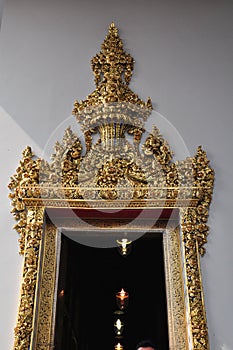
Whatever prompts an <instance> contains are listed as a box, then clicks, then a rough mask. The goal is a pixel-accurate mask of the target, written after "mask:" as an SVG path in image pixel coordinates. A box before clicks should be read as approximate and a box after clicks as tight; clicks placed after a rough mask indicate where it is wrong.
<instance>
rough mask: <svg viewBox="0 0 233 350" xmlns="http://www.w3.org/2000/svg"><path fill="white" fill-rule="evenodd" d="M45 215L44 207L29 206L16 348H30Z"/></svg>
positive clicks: (18, 349) (16, 330) (19, 349)
mask: <svg viewBox="0 0 233 350" xmlns="http://www.w3.org/2000/svg"><path fill="white" fill-rule="evenodd" d="M43 215H44V208H43V207H29V208H28V213H27V226H26V234H25V248H24V265H23V275H22V285H21V295H20V304H19V313H18V319H17V324H16V327H15V342H14V349H15V350H28V349H29V345H30V341H31V334H32V324H33V316H34V306H35V290H36V285H37V275H38V258H39V251H40V243H41V236H42V231H43Z"/></svg>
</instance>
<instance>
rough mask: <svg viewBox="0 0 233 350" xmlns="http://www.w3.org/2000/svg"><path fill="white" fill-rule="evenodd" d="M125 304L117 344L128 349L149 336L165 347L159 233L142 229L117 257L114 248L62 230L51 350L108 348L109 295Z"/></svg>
mask: <svg viewBox="0 0 233 350" xmlns="http://www.w3.org/2000/svg"><path fill="white" fill-rule="evenodd" d="M121 288H124V289H125V290H126V291H127V292H129V304H128V307H127V309H126V311H125V313H124V315H123V317H121V320H122V321H123V322H124V324H125V329H124V332H123V338H122V339H121V343H122V344H123V345H124V350H127V349H129V350H133V349H135V347H136V344H137V343H138V342H139V341H141V340H143V339H148V338H149V339H151V340H152V341H153V342H154V343H155V344H156V345H157V347H158V349H159V350H168V349H169V346H168V329H167V310H166V292H165V281H164V263H163V246H162V234H159V233H148V234H146V235H145V236H143V237H141V238H140V239H138V240H136V241H134V242H133V243H132V250H131V253H130V254H129V255H128V256H127V257H122V256H121V255H120V254H119V252H118V251H117V248H92V247H88V246H84V245H81V244H79V243H77V242H74V241H73V240H71V239H69V238H67V237H66V236H64V235H62V248H61V261H60V272H59V281H58V299H57V309H56V310H57V312H56V328H55V349H56V350H94V349H101V350H111V349H112V350H114V345H115V344H116V343H117V342H118V341H117V340H116V339H115V332H114V327H113V324H114V321H115V317H116V316H115V315H114V311H116V310H117V308H118V307H117V304H116V300H115V294H116V293H117V292H119V291H120V290H121Z"/></svg>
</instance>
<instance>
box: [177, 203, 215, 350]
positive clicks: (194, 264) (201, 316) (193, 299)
mask: <svg viewBox="0 0 233 350" xmlns="http://www.w3.org/2000/svg"><path fill="white" fill-rule="evenodd" d="M182 214H183V215H182V218H181V219H182V220H181V223H182V240H183V246H184V264H185V272H186V288H187V298H188V304H189V318H190V323H191V334H192V343H193V350H209V340H208V329H207V321H206V314H205V306H204V297H203V290H202V280H201V269H200V260H199V250H200V247H199V244H201V243H202V242H201V241H200V239H199V230H198V220H197V213H196V209H190V208H189V209H186V210H185V211H183V213H182ZM199 241H200V242H199Z"/></svg>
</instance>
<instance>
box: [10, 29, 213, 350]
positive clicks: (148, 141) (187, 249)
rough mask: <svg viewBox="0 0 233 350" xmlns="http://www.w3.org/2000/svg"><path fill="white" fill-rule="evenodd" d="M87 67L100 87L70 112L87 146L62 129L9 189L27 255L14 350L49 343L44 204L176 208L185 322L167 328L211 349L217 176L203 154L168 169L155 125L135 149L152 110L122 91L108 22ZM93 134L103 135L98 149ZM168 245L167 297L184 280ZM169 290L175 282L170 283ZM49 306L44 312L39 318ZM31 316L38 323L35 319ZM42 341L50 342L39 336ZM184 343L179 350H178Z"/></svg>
mask: <svg viewBox="0 0 233 350" xmlns="http://www.w3.org/2000/svg"><path fill="white" fill-rule="evenodd" d="M91 64H92V69H93V72H94V76H95V83H96V89H95V91H94V92H92V93H91V94H90V95H88V96H87V98H86V100H84V101H80V102H78V101H76V102H75V104H74V109H73V114H74V116H75V117H76V119H77V121H78V122H79V123H80V124H81V129H82V132H83V134H84V136H85V144H82V141H81V138H79V137H78V135H75V134H74V133H73V131H72V130H71V128H68V129H67V130H65V134H64V137H63V139H62V141H60V142H58V141H57V143H56V144H55V146H54V154H53V155H52V156H51V161H50V162H47V161H45V160H44V159H40V158H37V157H35V156H34V155H33V153H32V150H31V148H30V147H27V148H26V149H25V151H24V152H23V156H22V160H21V161H20V165H19V167H18V168H17V170H16V174H15V175H13V176H12V177H11V181H10V184H9V188H10V191H11V192H10V195H9V196H10V198H11V201H12V206H13V209H12V213H13V215H14V217H15V219H16V221H17V223H16V225H15V229H16V231H17V232H18V233H19V235H20V238H19V245H20V253H21V254H24V270H23V276H22V290H21V297H20V306H19V313H18V320H17V326H16V328H15V345H14V349H15V350H19V349H21V350H26V349H28V347H29V345H30V344H34V343H33V342H35V339H37V340H38V343H37V344H42V345H40V346H41V348H45V344H46V342H47V343H48V342H51V339H50V338H51V337H50V332H51V322H52V321H51V320H52V318H51V317H52V316H51V317H50V316H49V315H50V311H51V308H52V307H53V304H52V303H53V298H52V295H50V294H47V291H48V290H47V289H46V288H47V285H49V286H50V287H49V288H51V289H50V290H51V291H53V290H54V289H53V288H54V284H55V265H54V264H55V259H53V256H54V254H55V246H54V244H55V243H54V242H55V231H53V229H51V230H50V229H49V230H48V231H49V232H50V233H48V231H43V223H44V219H43V215H44V210H45V209H46V208H47V207H50V208H51V207H52V208H64V207H66V208H67V207H70V208H108V209H111V208H114V209H116V208H119V209H125V208H129V209H130V208H134V209H136V208H140V209H145V208H164V209H166V208H178V209H179V210H180V225H181V236H182V242H183V243H182V244H183V250H184V255H183V256H182V257H183V258H182V259H183V265H184V283H185V288H186V289H187V300H188V302H187V305H186V313H187V314H188V317H187V319H186V321H187V324H186V326H185V327H186V329H185V330H184V327H183V326H182V325H181V323H182V324H184V323H183V320H184V318H183V314H182V315H181V314H179V315H178V313H177V314H176V315H175V316H174V317H175V320H173V321H171V320H170V321H169V322H170V326H169V327H173V328H175V329H176V330H175V333H176V334H178V333H179V332H181V333H182V334H180V335H179V336H178V335H177V337H176V339H177V340H176V343H175V344H176V345H174V346H177V348H179V349H187V350H190V347H189V345H187V343H186V336H187V330H189V334H191V338H192V340H191V342H192V344H193V349H194V350H197V349H202V350H207V349H208V346H209V345H208V331H207V325H206V317H205V308H204V304H203V292H202V282H201V272H200V264H199V254H200V255H204V253H205V247H204V245H205V243H206V242H207V234H208V226H207V221H208V213H209V206H210V203H211V199H212V191H213V183H214V172H213V170H212V169H211V167H210V166H209V161H208V159H207V156H206V153H205V152H204V151H203V150H202V148H201V147H198V149H197V153H196V155H195V156H194V157H188V158H187V159H185V160H182V161H176V162H174V161H173V154H172V151H171V150H170V147H169V145H168V143H167V141H166V140H164V138H163V136H162V135H161V134H160V131H159V130H158V129H157V128H156V127H154V128H153V130H152V131H151V132H150V133H148V135H146V137H145V141H144V143H143V144H141V140H142V135H143V134H145V129H144V123H145V121H146V120H147V118H148V116H149V115H150V113H151V111H152V103H151V100H150V99H148V101H147V102H143V101H142V100H141V99H140V98H139V97H138V95H136V94H135V93H134V92H133V91H132V90H130V88H129V86H128V85H129V82H130V79H131V76H132V72H133V65H134V60H133V58H132V57H131V56H130V55H129V54H128V53H126V52H125V51H124V49H123V43H122V41H121V39H120V38H119V35H118V30H117V28H116V27H115V25H114V24H111V26H110V28H109V32H108V35H107V36H106V39H105V40H104V43H103V44H102V47H101V51H100V53H99V54H97V55H96V56H95V57H94V58H93V59H92V62H91ZM93 135H98V137H99V139H97V141H96V142H94V141H93V140H94V139H95V138H94V137H93ZM131 136H132V138H131V141H130V140H129V139H130V137H131ZM42 233H44V235H45V236H44V239H45V242H46V244H45V246H46V247H47V248H45V251H44V253H43V254H44V255H43V254H42V257H41V259H42V260H40V261H41V262H40V263H41V264H42V263H43V262H44V263H45V262H46V261H47V259H48V260H49V259H52V260H51V261H53V264H52V265H51V266H50V269H49V270H48V271H47V272H48V275H47V272H46V273H45V274H43V273H42V272H41V273H42V275H41V290H39V291H38V293H37V296H38V300H37V299H36V297H35V296H36V287H37V286H38V280H37V276H38V274H39V273H40V272H39V251H40V245H41V237H42ZM173 239H174V237H173V235H172V234H171V235H169V240H168V241H167V244H168V245H169V246H170V245H171V246H172V247H173V248H170V250H171V252H172V253H171V254H170V257H171V262H172V266H173V267H171V269H173V272H174V276H173V277H171V273H170V280H168V281H167V283H168V290H169V288H170V287H169V286H170V283H171V279H172V278H176V277H175V276H176V275H177V276H178V274H179V273H180V271H179V272H178V267H177V268H175V267H174V266H175V259H176V258H175V257H177V259H178V258H179V257H181V255H182V254H181V252H180V251H179V250H177V249H178V248H176V250H175V248H174V246H173V243H172V242H173ZM49 256H50V257H49ZM44 271H46V270H44ZM167 271H168V270H167ZM169 271H170V270H169ZM173 272H172V273H173ZM168 273H169V272H168ZM172 283H173V285H174V283H175V282H172ZM38 288H39V287H38ZM177 290H178V294H177V295H173V296H172V297H171V298H172V301H173V304H172V307H175V306H174V305H176V304H182V300H181V299H182V298H183V294H182V293H184V287H182V283H181V282H179V285H178V284H177ZM170 293H171V292H170ZM37 308H38V311H36V310H37ZM45 309H46V310H50V311H48V312H47V314H46V313H45V316H42V314H44V310H45ZM35 315H36V316H35ZM35 317H38V319H37V321H36V319H35ZM175 324H176V325H175ZM189 325H191V326H189ZM189 327H191V329H190V328H189ZM35 333H36V338H35V336H34V335H35ZM184 333H185V334H184ZM32 334H34V335H33V336H32ZM45 334H47V335H46V337H45V338H46V339H45V338H43V337H44V335H45ZM48 338H49V340H48ZM178 338H179V339H180V340H178ZM43 339H44V340H43ZM180 344H185V345H182V347H181V345H180ZM38 349H39V345H38Z"/></svg>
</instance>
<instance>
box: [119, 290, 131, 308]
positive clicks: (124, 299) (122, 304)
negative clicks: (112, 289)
mask: <svg viewBox="0 0 233 350" xmlns="http://www.w3.org/2000/svg"><path fill="white" fill-rule="evenodd" d="M116 302H117V305H118V308H119V309H120V310H125V308H126V307H127V305H128V302H129V293H128V292H125V291H124V289H123V288H122V289H121V291H120V292H118V293H116Z"/></svg>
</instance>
